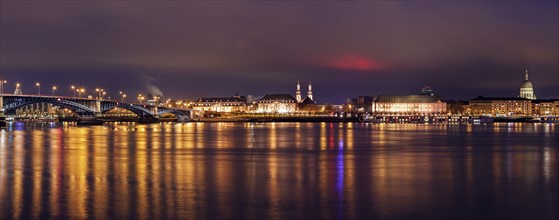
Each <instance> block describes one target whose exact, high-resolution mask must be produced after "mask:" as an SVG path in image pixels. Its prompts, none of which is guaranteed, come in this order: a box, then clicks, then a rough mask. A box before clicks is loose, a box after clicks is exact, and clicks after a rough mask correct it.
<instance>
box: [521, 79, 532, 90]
mask: <svg viewBox="0 0 559 220" xmlns="http://www.w3.org/2000/svg"><path fill="white" fill-rule="evenodd" d="M520 88H521V89H532V88H534V87H533V86H532V82H530V80H524V81H522V84H520Z"/></svg>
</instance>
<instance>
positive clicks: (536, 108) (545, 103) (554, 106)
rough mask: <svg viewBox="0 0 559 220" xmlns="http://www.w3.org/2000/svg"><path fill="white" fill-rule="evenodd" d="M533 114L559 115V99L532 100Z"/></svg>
mask: <svg viewBox="0 0 559 220" xmlns="http://www.w3.org/2000/svg"><path fill="white" fill-rule="evenodd" d="M532 115H534V116H559V99H537V100H532Z"/></svg>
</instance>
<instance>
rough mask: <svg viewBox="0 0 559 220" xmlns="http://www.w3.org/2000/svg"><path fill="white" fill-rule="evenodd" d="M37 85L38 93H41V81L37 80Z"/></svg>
mask: <svg viewBox="0 0 559 220" xmlns="http://www.w3.org/2000/svg"><path fill="white" fill-rule="evenodd" d="M35 85H36V86H37V94H38V95H41V83H39V82H37V83H35Z"/></svg>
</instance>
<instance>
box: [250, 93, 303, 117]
mask: <svg viewBox="0 0 559 220" xmlns="http://www.w3.org/2000/svg"><path fill="white" fill-rule="evenodd" d="M297 104H298V102H297V99H295V98H294V97H293V96H292V95H290V94H268V95H265V96H264V97H262V98H261V99H260V100H258V108H257V110H256V112H257V113H274V114H290V113H295V112H296V111H297Z"/></svg>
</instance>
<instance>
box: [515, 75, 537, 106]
mask: <svg viewBox="0 0 559 220" xmlns="http://www.w3.org/2000/svg"><path fill="white" fill-rule="evenodd" d="M519 97H520V98H527V99H536V94H534V87H533V86H532V82H530V80H529V79H528V70H526V74H525V75H524V80H523V81H522V84H520V95H519Z"/></svg>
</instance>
